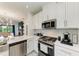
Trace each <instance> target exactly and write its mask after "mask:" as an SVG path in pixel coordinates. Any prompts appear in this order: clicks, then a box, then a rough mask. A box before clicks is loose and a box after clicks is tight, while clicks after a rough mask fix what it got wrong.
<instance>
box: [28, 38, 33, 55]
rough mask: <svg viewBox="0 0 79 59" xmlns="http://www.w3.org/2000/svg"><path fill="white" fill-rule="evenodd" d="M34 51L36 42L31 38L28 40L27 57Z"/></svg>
mask: <svg viewBox="0 0 79 59" xmlns="http://www.w3.org/2000/svg"><path fill="white" fill-rule="evenodd" d="M33 50H34V40H33V38H30V39H28V40H27V55H28V54H29V53H30V52H32V51H33Z"/></svg>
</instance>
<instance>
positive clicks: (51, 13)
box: [43, 2, 57, 20]
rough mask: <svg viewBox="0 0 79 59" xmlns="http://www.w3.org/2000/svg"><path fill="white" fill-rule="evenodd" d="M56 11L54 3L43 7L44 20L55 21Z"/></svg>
mask: <svg viewBox="0 0 79 59" xmlns="http://www.w3.org/2000/svg"><path fill="white" fill-rule="evenodd" d="M56 11H57V9H56V3H54V2H52V3H50V4H47V5H45V6H43V16H44V20H50V19H56V16H57V15H56V13H57V12H56Z"/></svg>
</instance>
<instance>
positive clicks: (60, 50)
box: [55, 45, 79, 56]
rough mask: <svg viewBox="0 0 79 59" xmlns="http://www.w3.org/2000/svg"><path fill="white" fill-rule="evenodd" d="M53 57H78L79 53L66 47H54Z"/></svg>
mask: <svg viewBox="0 0 79 59" xmlns="http://www.w3.org/2000/svg"><path fill="white" fill-rule="evenodd" d="M55 56H79V52H77V51H76V50H73V49H72V50H71V49H68V48H67V47H63V46H57V45H55Z"/></svg>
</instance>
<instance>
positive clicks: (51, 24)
mask: <svg viewBox="0 0 79 59" xmlns="http://www.w3.org/2000/svg"><path fill="white" fill-rule="evenodd" d="M42 28H47V29H48V28H54V29H55V28H56V19H51V20H47V21H44V22H43V23H42Z"/></svg>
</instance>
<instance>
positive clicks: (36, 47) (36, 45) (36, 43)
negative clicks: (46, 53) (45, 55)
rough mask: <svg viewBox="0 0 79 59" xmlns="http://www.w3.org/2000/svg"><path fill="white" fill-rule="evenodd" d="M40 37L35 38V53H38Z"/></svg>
mask: <svg viewBox="0 0 79 59" xmlns="http://www.w3.org/2000/svg"><path fill="white" fill-rule="evenodd" d="M38 39H39V37H38V36H34V51H36V52H37V53H38Z"/></svg>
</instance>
